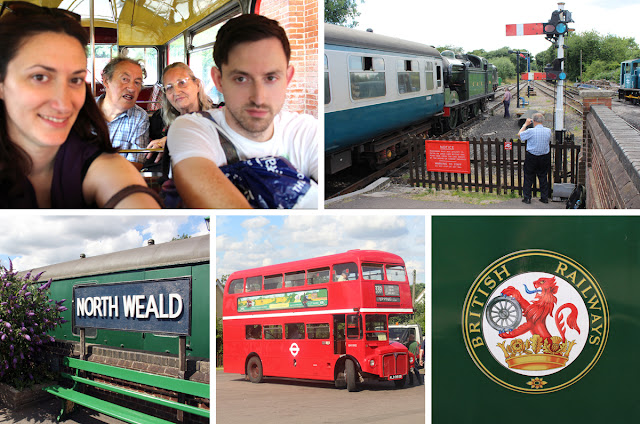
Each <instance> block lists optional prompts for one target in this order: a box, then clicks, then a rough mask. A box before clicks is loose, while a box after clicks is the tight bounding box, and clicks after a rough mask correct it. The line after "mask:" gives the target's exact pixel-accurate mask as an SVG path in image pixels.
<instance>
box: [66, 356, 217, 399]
mask: <svg viewBox="0 0 640 424" xmlns="http://www.w3.org/2000/svg"><path fill="white" fill-rule="evenodd" d="M62 361H63V364H64V365H66V366H68V367H70V368H76V369H79V370H84V371H87V372H92V373H96V374H101V375H106V376H108V377H113V378H119V379H122V380H126V381H131V382H134V383H140V384H143V385H146V386H152V387H158V388H161V389H165V390H171V391H175V392H180V393H184V394H188V395H192V396H198V397H202V398H206V399H209V396H210V395H209V385H208V384H204V383H199V382H197V381H189V380H180V379H177V378H173V377H167V376H164V375H156V374H150V373H146V372H142V371H135V370H129V369H126V368H118V367H113V366H111V365H105V364H99V363H96V362H89V361H83V360H81V359H76V358H69V357H64V358H63V360H62Z"/></svg>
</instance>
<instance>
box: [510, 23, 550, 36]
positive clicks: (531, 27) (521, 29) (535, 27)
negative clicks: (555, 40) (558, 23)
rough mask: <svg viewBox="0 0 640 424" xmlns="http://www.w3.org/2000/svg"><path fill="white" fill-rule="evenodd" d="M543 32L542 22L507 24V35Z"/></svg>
mask: <svg viewBox="0 0 640 424" xmlns="http://www.w3.org/2000/svg"><path fill="white" fill-rule="evenodd" d="M539 34H544V25H543V24H510V25H507V36H515V35H539Z"/></svg>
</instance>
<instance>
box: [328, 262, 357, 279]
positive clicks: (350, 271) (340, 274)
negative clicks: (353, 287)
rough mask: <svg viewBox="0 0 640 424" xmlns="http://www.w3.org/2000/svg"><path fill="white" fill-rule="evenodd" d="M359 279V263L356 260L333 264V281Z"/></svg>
mask: <svg viewBox="0 0 640 424" xmlns="http://www.w3.org/2000/svg"><path fill="white" fill-rule="evenodd" d="M357 279H358V265H356V264H355V263H354V262H348V263H344V264H336V265H334V266H333V281H352V280H357Z"/></svg>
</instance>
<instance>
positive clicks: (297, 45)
mask: <svg viewBox="0 0 640 424" xmlns="http://www.w3.org/2000/svg"><path fill="white" fill-rule="evenodd" d="M260 14H261V15H264V16H267V17H269V18H271V19H275V20H277V21H278V22H280V25H282V27H283V28H284V29H285V31H286V32H287V36H288V37H289V43H290V44H291V64H292V65H293V67H294V69H295V73H294V75H293V80H292V81H291V84H290V85H289V89H288V91H287V100H286V102H285V106H284V108H285V109H287V110H290V111H292V112H298V113H307V114H309V115H313V116H315V117H316V118H317V117H318V42H319V41H318V0H262V3H261V5H260Z"/></svg>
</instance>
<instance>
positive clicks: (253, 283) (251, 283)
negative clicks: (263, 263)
mask: <svg viewBox="0 0 640 424" xmlns="http://www.w3.org/2000/svg"><path fill="white" fill-rule="evenodd" d="M259 290H262V276H259V277H249V278H247V288H246V290H245V291H246V292H254V291H259Z"/></svg>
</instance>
